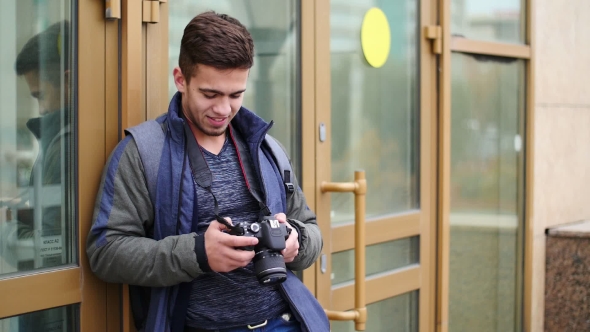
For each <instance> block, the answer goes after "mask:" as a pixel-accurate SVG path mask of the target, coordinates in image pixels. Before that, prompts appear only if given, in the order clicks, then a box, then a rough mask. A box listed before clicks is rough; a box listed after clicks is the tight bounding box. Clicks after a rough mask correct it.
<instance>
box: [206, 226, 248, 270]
mask: <svg viewBox="0 0 590 332" xmlns="http://www.w3.org/2000/svg"><path fill="white" fill-rule="evenodd" d="M225 219H226V220H227V221H228V222H229V223H230V224H231V219H230V218H225ZM226 229H227V227H225V225H223V224H221V223H219V222H218V221H217V220H213V221H212V222H211V224H210V225H209V228H207V231H206V232H205V251H206V252H207V261H208V263H209V267H210V268H211V270H213V271H215V272H229V271H233V270H235V269H237V268H240V267H244V266H246V265H248V263H250V261H252V258H254V250H250V251H246V250H239V249H236V247H246V246H254V245H256V244H257V243H258V239H257V238H254V237H250V236H235V235H229V234H227V233H225V232H223V231H224V230H226Z"/></svg>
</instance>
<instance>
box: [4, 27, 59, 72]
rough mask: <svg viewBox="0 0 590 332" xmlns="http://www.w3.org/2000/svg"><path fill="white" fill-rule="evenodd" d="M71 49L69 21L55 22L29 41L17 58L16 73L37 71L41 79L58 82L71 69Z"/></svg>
mask: <svg viewBox="0 0 590 332" xmlns="http://www.w3.org/2000/svg"><path fill="white" fill-rule="evenodd" d="M69 50H70V24H69V22H68V21H61V22H57V23H54V24H52V25H51V26H49V28H47V29H46V30H44V31H43V32H40V33H38V34H37V35H35V36H33V37H32V38H31V39H29V41H27V43H26V44H25V46H24V47H23V48H22V50H21V51H20V53H19V54H18V56H17V58H16V64H15V69H16V74H17V75H19V76H20V75H24V74H26V73H29V72H32V71H36V72H38V73H39V78H40V79H43V80H47V81H51V82H54V83H57V82H59V81H60V77H61V74H62V73H63V72H64V71H66V70H68V69H70V62H69V59H70V53H69ZM62 60H63V62H62ZM62 63H63V66H64V67H62Z"/></svg>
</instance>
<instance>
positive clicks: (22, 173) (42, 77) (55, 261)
mask: <svg viewBox="0 0 590 332" xmlns="http://www.w3.org/2000/svg"><path fill="white" fill-rule="evenodd" d="M71 13H72V9H71V7H70V1H64V0H61V1H51V2H49V1H37V0H7V1H3V2H2V10H1V11H0V31H1V33H0V41H1V44H2V51H1V52H0V274H7V273H13V272H22V271H29V270H33V269H39V268H47V267H54V266H58V265H62V264H68V263H74V262H75V261H76V260H77V259H76V246H75V243H76V241H75V236H74V231H75V228H76V227H75V224H74V223H75V218H74V217H75V212H74V210H73V209H74V206H75V205H74V194H75V191H74V181H73V179H74V170H75V168H74V154H73V147H74V144H73V140H74V133H73V131H74V129H73V123H75V122H74V121H73V120H74V113H75V112H74V111H75V108H74V104H73V103H72V98H73V96H74V95H75V82H74V79H75V77H76V73H75V67H74V66H73V63H74V62H73V54H75V53H74V50H73V47H72V46H73V45H72V43H71V42H72V40H74V35H73V32H74V31H75V29H74V28H73V27H72V26H71V24H70V23H69V21H70V20H71ZM71 123H72V124H71Z"/></svg>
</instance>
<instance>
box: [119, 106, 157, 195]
mask: <svg viewBox="0 0 590 332" xmlns="http://www.w3.org/2000/svg"><path fill="white" fill-rule="evenodd" d="M158 120H160V119H159V118H158V119H157V120H150V121H146V122H143V123H141V124H139V125H137V126H135V127H131V128H129V129H127V130H125V134H126V135H131V136H133V140H134V141H135V144H136V145H137V150H138V151H139V156H140V158H141V163H142V164H143V169H144V171H145V178H146V181H147V186H148V191H149V193H150V198H151V200H152V202H155V201H156V184H157V183H158V170H159V168H160V157H161V156H162V149H163V148H164V140H165V138H166V133H165V132H166V122H165V121H164V122H159V121H158Z"/></svg>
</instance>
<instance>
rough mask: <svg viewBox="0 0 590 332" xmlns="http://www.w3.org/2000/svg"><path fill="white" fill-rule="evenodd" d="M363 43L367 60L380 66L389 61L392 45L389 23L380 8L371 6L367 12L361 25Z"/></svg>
mask: <svg viewBox="0 0 590 332" xmlns="http://www.w3.org/2000/svg"><path fill="white" fill-rule="evenodd" d="M361 45H362V47H363V53H364V55H365V59H367V62H368V63H369V64H370V65H371V66H373V67H375V68H379V67H381V66H383V65H384V64H385V62H386V61H387V56H388V55H389V48H390V46H391V35H390V31H389V23H388V22H387V17H385V13H383V11H382V10H381V9H379V8H371V9H369V10H368V11H367V13H366V14H365V18H364V19H363V25H362V27H361Z"/></svg>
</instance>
